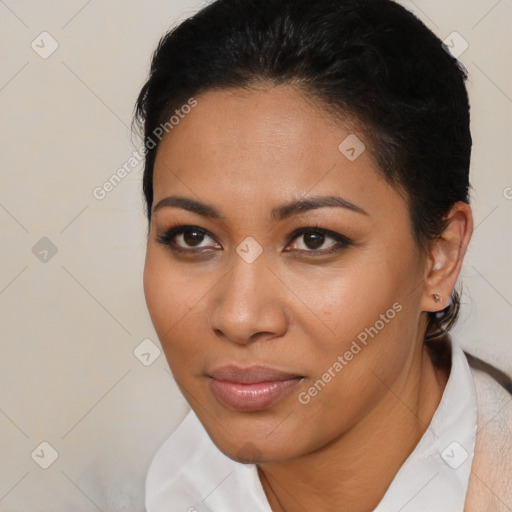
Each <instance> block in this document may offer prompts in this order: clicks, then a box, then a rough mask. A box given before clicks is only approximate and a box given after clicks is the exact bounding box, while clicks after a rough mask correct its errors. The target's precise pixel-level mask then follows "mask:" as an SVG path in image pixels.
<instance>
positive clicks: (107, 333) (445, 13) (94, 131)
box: [0, 0, 512, 512]
mask: <svg viewBox="0 0 512 512" xmlns="http://www.w3.org/2000/svg"><path fill="white" fill-rule="evenodd" d="M200 5H201V3H200V2H198V1H188V0H179V1H178V0H174V1H173V0H165V1H164V0H151V1H149V2H141V1H138V2H137V1H135V0H123V1H121V0H104V1H99V0H90V1H84V0H68V1H66V2H63V1H60V2H59V1H56V0H47V1H45V2H36V1H35V0H0V38H1V40H0V43H1V44H0V63H1V67H0V112H1V116H2V117H1V119H2V123H1V141H2V143H1V148H2V151H1V162H0V168H1V188H0V227H1V233H2V245H1V253H2V260H1V266H0V315H1V317H0V332H1V357H0V432H1V437H0V460H1V464H0V510H1V511H6V512H14V511H25V512H26V511H29V510H30V511H31V512H42V511H50V510H51V511H66V512H69V511H76V512H80V511H97V510H101V511H104V512H107V511H121V510H126V511H130V512H135V511H138V510H143V480H144V476H145V472H146V470H147V467H148V464H149V462H150V459H151V456H152V455H153V453H154V452H155V450H156V449H157V447H158V446H159V445H160V444H161V442H162V441H163V440H164V439H165V438H166V437H167V436H168V435H169V434H170V433H171V432H172V430H173V429H174V428H175V426H176V425H177V424H178V423H179V421H180V420H181V419H182V418H183V416H184V414H185V412H186V411H187V405H186V403H185V401H184V400H183V398H182V397H181V396H180V394H179V392H178V391H177V389H176V386H175V384H174V382H173V380H172V378H171V376H170V374H169V371H168V369H167V365H166V362H165V359H164V357H163V355H160V356H159V357H157V358H156V359H154V358H155V356H156V355H157V348H155V347H156V346H157V345H158V342H157V338H156V335H155V333H154V331H153V328H152V326H151V322H150V320H149V316H148V314H147V311H146V306H145V302H144V296H143V291H142V267H143V261H144V244H145V240H144V237H145V227H146V226H145V217H144V212H143V203H142V192H141V186H140V178H141V166H140V165H139V166H138V167H137V168H136V169H135V170H133V171H132V172H131V173H130V174H129V175H128V176H127V177H126V178H125V179H124V180H123V181H122V182H121V183H120V184H119V185H118V186H117V187H116V188H115V189H114V190H113V191H111V192H110V193H109V194H108V195H107V196H106V197H105V198H104V199H103V200H98V199H96V198H95V197H94V196H93V189H94V188H95V187H99V186H101V185H102V184H103V183H104V182H105V181H106V180H107V179H108V178H109V177H110V176H111V175H112V174H113V173H114V172H115V171H116V170H117V169H118V168H119V167H121V166H122V165H123V164H124V163H125V162H126V161H127V160H128V158H129V157H130V156H131V153H132V151H133V149H134V145H133V143H132V141H131V137H130V130H129V126H130V121H131V114H132V109H133V104H134V101H135V98H136V95H137V93H138V90H139V88H140V87H141V86H142V84H143V82H144V80H145V78H146V72H147V70H148V64H149V58H150V54H151V52H152V51H153V49H154V47H155V45H156V43H157V41H158V39H159V37H160V36H161V35H162V34H163V33H164V31H165V30H166V29H167V28H168V27H170V26H171V25H173V24H174V23H175V22H176V21H177V20H178V19H182V18H184V17H186V16H187V15H189V14H191V13H192V12H193V11H194V10H195V9H197V7H199V6H200ZM404 5H406V6H407V7H408V8H410V9H412V10H413V11H415V12H416V13H417V14H418V15H419V17H420V18H421V19H422V20H424V21H425V22H426V23H427V25H428V26H430V27H431V28H432V29H433V30H434V31H435V32H436V33H437V34H438V35H439V36H440V37H441V38H442V39H444V38H446V37H447V36H449V35H450V34H451V33H452V32H454V31H457V32H458V33H459V34H460V35H461V36H462V37H463V38H464V39H465V40H466V41H467V42H468V44H469V47H468V49H467V50H466V51H465V52H464V53H463V54H462V55H461V57H460V59H461V61H462V62H463V63H464V64H465V66H466V67H467V68H468V70H469V73H470V84H469V87H470V94H471V99H472V105H473V136H474V141H475V145H474V154H473V163H472V175H471V179H472V183H473V186H474V188H475V191H474V192H473V194H472V206H473V211H474V216H475V225H476V226H477V227H476V230H475V233H474V238H473V240H472V243H471V246H470V250H469V253H468V254H467V258H466V261H465V266H464V269H463V272H462V281H463V285H464V296H463V302H464V304H463V307H462V314H461V318H460V321H459V324H458V326H457V328H456V330H455V335H456V339H457V340H458V341H459V342H460V343H461V344H462V345H463V346H464V347H465V348H466V349H469V350H471V351H472V352H473V353H475V354H476V355H479V356H481V357H483V358H485V359H487V360H488V361H490V362H492V363H494V364H495V365H497V366H499V367H500V368H502V369H504V370H507V371H509V372H512V350H511V349H510V346H511V338H510V330H511V327H512V322H511V314H512V268H511V254H512V229H511V219H512V188H508V187H512V174H511V172H510V162H511V161H512V143H511V142H512V141H511V133H512V75H511V72H510V62H511V61H512V43H511V41H512V39H511V37H510V28H511V26H512V24H511V22H512V1H511V0H500V1H496V0H478V1H477V0H471V1H467V0H455V1H451V2H444V1H441V0H428V1H420V0H416V1H415V2H414V3H413V2H410V1H404ZM43 31H47V32H48V33H49V34H51V37H52V38H54V40H56V41H57V43H58V48H57V50H56V51H55V52H54V53H53V54H52V55H50V56H49V57H48V58H46V59H43V58H42V57H41V56H40V55H39V54H38V53H36V51H35V50H34V49H33V48H32V47H31V43H32V41H34V40H35V43H34V45H38V46H35V47H36V49H37V50H38V51H39V52H43V51H48V50H49V49H51V44H52V41H51V40H50V39H49V38H48V36H39V34H41V32H43ZM41 38H43V42H41ZM44 38H46V39H44ZM134 142H135V143H136V142H137V141H136V140H135V139H134ZM507 197H508V199H507ZM43 237H47V238H48V239H49V240H51V243H52V244H53V245H54V246H55V247H56V249H57V253H56V254H55V255H52V252H51V247H50V245H49V243H48V241H44V240H43V241H42V242H39V245H36V244H37V243H38V241H39V240H40V239H41V238H43ZM34 246H36V249H34V250H33V247H34ZM45 250H47V251H49V252H47V253H45V252H44V251H45ZM34 252H35V253H36V254H34ZM45 257H46V260H47V261H41V258H43V259H44V258H45ZM145 339H150V340H152V341H153V343H154V345H152V344H151V343H150V342H145V343H146V344H145V345H143V346H142V347H141V349H140V350H139V352H138V353H139V356H140V353H143V354H146V355H143V356H140V357H141V359H142V360H143V361H144V362H145V363H146V364H148V366H145V365H144V364H142V362H141V361H140V360H139V359H137V357H136V356H135V355H134V350H135V349H136V347H138V346H139V344H140V343H141V342H142V341H143V340H145ZM148 347H149V351H148ZM147 354H149V355H147ZM148 359H149V360H148ZM153 359H154V360H153ZM149 363H151V364H149ZM42 442H47V443H49V445H50V446H51V447H52V448H53V450H55V451H56V452H57V453H58V458H57V459H56V460H55V461H54V462H53V463H52V464H51V465H50V466H49V467H48V469H43V468H42V467H40V465H41V464H42V465H45V464H48V463H50V462H51V461H52V453H53V452H52V448H50V447H48V446H47V445H43V446H40V444H41V443H42ZM31 454H33V455H32V456H31Z"/></svg>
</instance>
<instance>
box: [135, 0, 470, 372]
mask: <svg viewBox="0 0 512 512" xmlns="http://www.w3.org/2000/svg"><path fill="white" fill-rule="evenodd" d="M466 78H467V75H466V71H465V69H464V68H463V67H462V65H461V64H460V63H459V62H458V61H457V60H456V59H455V58H454V57H452V56H451V55H450V53H449V52H448V51H447V49H446V47H445V46H444V45H443V43H442V42H441V40H440V39H438V38H437V36H435V35H434V34H433V33H432V32H431V31H430V30H429V29H428V28H427V27H426V26H425V25H424V24H423V23H422V22H421V21H420V20H419V19H418V18H416V17H415V16H414V15H413V14H412V13H410V12H409V11H407V10H406V9H405V8H403V7H401V6H400V5H398V4H396V3H395V2H393V1H391V0H314V1H311V0H217V1H215V2H213V3H211V4H210V5H208V6H206V7H204V8H203V9H202V10H201V11H199V12H198V13H197V14H195V15H194V16H192V17H191V18H189V19H187V20H185V21H184V22H182V23H181V24H180V25H178V26H177V27H176V28H174V29H173V30H171V31H170V32H168V33H167V34H166V35H165V36H164V37H163V38H162V39H161V40H160V42H159V44H158V47H157V49H156V51H155V52H154V54H153V58H152V62H151V71H150V76H149V79H148V81H147V82H146V84H145V85H144V86H143V88H142V90H141V92H140V95H139V97H138V100H137V104H136V112H135V121H136V122H138V124H139V126H142V127H143V131H144V137H145V140H146V144H147V141H149V140H151V139H154V137H155V130H157V129H158V127H159V126H161V125H164V124H165V123H166V122H167V126H169V123H168V120H169V117H170V116H171V115H172V114H173V113H174V112H175V111H176V110H178V109H180V107H181V106H182V105H184V104H187V101H188V100H189V99H190V98H191V97H193V96H198V95H199V94H201V93H202V92H205V91H208V90H214V89H226V88H247V89H249V88H253V87H257V86H258V85H259V84H268V85H270V86H275V85H279V84H290V85H294V86H296V87H297V88H299V89H300V90H302V91H304V92H305V93H307V94H309V95H310V96H311V97H312V98H315V99H317V100H320V101H319V104H320V105H322V106H324V107H325V108H326V109H327V110H329V112H330V113H331V114H332V115H333V116H338V117H339V118H340V119H349V120H353V121H355V122H356V123H357V124H358V126H359V127H360V128H362V130H363V132H364V133H365V136H366V139H365V143H366V142H368V145H369V147H370V149H371V150H372V153H373V155H374V158H375V159H376V161H377V163H378V165H379V168H380V171H381V172H382V175H383V177H384V178H385V179H386V180H387V181H388V182H389V183H390V184H392V185H393V186H395V188H396V189H397V190H398V191H399V192H400V193H401V194H402V195H403V197H404V198H405V199H406V201H407V204H408V205H409V211H410V216H411V224H412V228H413V234H414V237H415V240H416V241H417V243H418V245H419V247H420V248H422V250H427V249H428V248H429V247H431V244H432V243H433V242H434V241H435V240H436V238H437V237H439V235H440V234H441V233H442V231H443V230H444V228H445V226H446V223H445V222H446V218H447V215H448V213H449V211H450V209H451V207H452V206H453V204H454V203H456V202H457V201H463V202H466V203H469V189H470V187H471V186H470V183H469V164H470V155H471V134H470V129H469V121H470V117H469V102H468V94H467V91H466V87H465V80H466ZM166 131H167V128H166ZM152 146H154V147H152V148H151V149H149V146H147V147H148V149H147V152H146V155H145V169H144V178H143V190H144V194H145V200H146V207H147V216H148V220H149V221H151V208H152V204H153V166H154V162H155V157H156V152H157V149H158V143H156V144H155V143H153V145H152ZM459 307H460V294H459V292H458V291H457V290H454V291H453V293H452V297H451V304H450V305H449V306H447V307H446V308H445V309H444V310H443V311H442V312H440V313H430V312H429V313H428V324H427V329H426V333H425V343H426V344H427V345H428V346H429V347H430V348H431V349H434V348H435V347H436V346H438V345H442V344H444V345H446V342H447V341H448V339H449V335H448V331H449V329H450V328H451V327H452V325H453V324H454V323H455V321H456V319H457V316H458V311H459ZM432 353H433V359H434V361H436V359H435V350H433V351H432ZM437 362H438V363H439V362H440V359H439V358H438V359H437Z"/></svg>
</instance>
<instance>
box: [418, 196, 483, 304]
mask: <svg viewBox="0 0 512 512" xmlns="http://www.w3.org/2000/svg"><path fill="white" fill-rule="evenodd" d="M472 234H473V214H472V211H471V207H470V206H469V204H467V203H464V202H462V201H459V202H457V203H455V204H454V205H453V206H452V209H451V210H450V213H449V214H448V216H447V217H446V227H445V229H444V231H443V232H442V233H441V235H440V236H439V238H438V239H437V240H436V241H435V242H434V243H433V245H432V248H431V249H430V252H429V254H428V258H427V268H426V276H425V292H424V296H423V299H422V305H421V309H422V311H432V312H434V311H441V310H442V309H444V308H446V307H447V306H448V305H449V304H450V301H451V294H452V291H453V288H454V287H455V284H456V282H457V278H458V276H459V273H460V269H461V267H462V262H463V260H464V255H465V254H466V248H467V246H468V244H469V241H470V240H471V235H472ZM436 299H437V300H436Z"/></svg>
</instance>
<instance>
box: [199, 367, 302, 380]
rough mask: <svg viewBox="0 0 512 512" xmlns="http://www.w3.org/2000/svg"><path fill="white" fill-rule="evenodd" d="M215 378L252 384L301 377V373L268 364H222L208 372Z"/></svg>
mask: <svg viewBox="0 0 512 512" xmlns="http://www.w3.org/2000/svg"><path fill="white" fill-rule="evenodd" d="M208 375H209V376H210V377H213V378H214V379H216V380H223V381H227V382H237V383H240V384H254V383H257V382H273V381H276V380H289V379H298V378H301V377H302V376H301V375H297V374H293V373H288V372H284V371H282V370H278V369H276V368H272V367H270V366H250V367H246V368H242V367H239V366H234V365H228V366H222V367H220V368H217V369H215V370H213V371H211V372H210V373H209V374H208Z"/></svg>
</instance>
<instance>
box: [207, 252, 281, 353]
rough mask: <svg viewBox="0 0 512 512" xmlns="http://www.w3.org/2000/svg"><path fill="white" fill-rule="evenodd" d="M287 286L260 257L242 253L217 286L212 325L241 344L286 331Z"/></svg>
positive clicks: (213, 300) (275, 335) (221, 333)
mask: <svg viewBox="0 0 512 512" xmlns="http://www.w3.org/2000/svg"><path fill="white" fill-rule="evenodd" d="M284 288H285V287H284V286H283V284H282V283H281V282H280V281H279V280H278V279H277V278H276V276H275V275H274V274H273V273H272V271H271V270H270V269H269V268H268V267H267V264H266V262H265V259H264V258H263V257H260V258H259V259H257V260H256V261H255V262H253V263H247V262H245V261H244V260H242V259H241V258H239V257H238V256H236V261H235V263H234V266H233V268H232V269H231V271H230V272H228V274H227V275H226V276H225V277H224V278H223V279H222V280H221V282H220V283H219V284H218V285H217V286H216V287H215V289H214V290H215V291H214V296H213V298H212V302H211V304H212V306H211V309H210V314H209V325H210V328H211V329H212V330H213V332H214V334H215V335H216V336H217V337H220V338H224V339H226V340H229V341H231V342H232V343H237V344H239V345H247V344H250V343H253V342H255V341H258V340H260V341H261V340H267V339H268V340H270V339H273V338H278V337H281V336H283V335H284V334H285V332H286V329H287V326H288V319H287V314H286V308H285V302H284V301H285V296H284V293H285V291H284Z"/></svg>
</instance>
